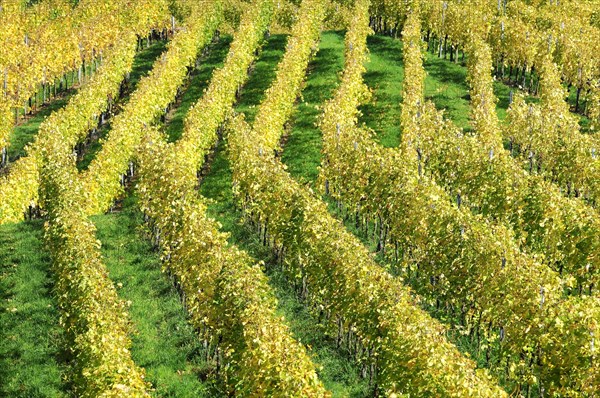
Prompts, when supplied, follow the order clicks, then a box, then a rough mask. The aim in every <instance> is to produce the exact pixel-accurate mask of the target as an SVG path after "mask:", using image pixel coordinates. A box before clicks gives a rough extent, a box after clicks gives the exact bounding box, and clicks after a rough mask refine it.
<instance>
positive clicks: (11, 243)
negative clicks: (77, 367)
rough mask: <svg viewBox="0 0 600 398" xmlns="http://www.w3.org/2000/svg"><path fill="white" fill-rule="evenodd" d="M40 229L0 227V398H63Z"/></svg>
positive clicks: (36, 225)
mask: <svg viewBox="0 0 600 398" xmlns="http://www.w3.org/2000/svg"><path fill="white" fill-rule="evenodd" d="M42 236H43V223H42V222H41V221H34V222H21V223H19V224H8V225H3V226H0V259H1V261H0V299H1V301H0V396H2V397H11V398H17V397H23V398H34V397H65V396H67V394H66V391H65V389H66V386H65V385H64V384H63V382H62V376H63V373H64V371H65V366H64V360H63V359H62V358H63V351H62V348H61V347H62V344H63V342H64V336H63V330H62V328H61V327H60V326H59V314H58V304H57V302H56V299H55V297H54V296H53V294H52V291H51V290H52V275H51V273H50V258H49V256H48V255H47V254H46V252H45V251H44V250H43V241H42Z"/></svg>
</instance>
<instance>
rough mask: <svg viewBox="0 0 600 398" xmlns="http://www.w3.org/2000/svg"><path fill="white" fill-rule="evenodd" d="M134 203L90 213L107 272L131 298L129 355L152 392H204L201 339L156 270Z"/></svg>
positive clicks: (186, 394)
mask: <svg viewBox="0 0 600 398" xmlns="http://www.w3.org/2000/svg"><path fill="white" fill-rule="evenodd" d="M136 208H137V206H136V198H135V197H134V196H129V197H128V198H126V199H125V201H124V207H123V209H122V211H119V212H117V213H111V214H107V215H101V216H95V217H93V218H92V219H93V221H94V223H95V224H96V227H97V229H98V232H97V237H98V239H100V241H101V242H102V255H103V259H104V263H105V264H106V267H107V268H108V271H109V276H110V278H111V280H112V281H113V283H114V284H115V286H117V290H118V292H119V296H120V298H121V299H123V300H125V301H129V302H131V306H130V307H129V315H130V316H131V319H132V321H133V324H134V327H135V330H136V333H135V334H134V335H133V336H132V342H133V344H132V356H133V359H134V361H135V363H136V364H137V365H139V366H141V367H143V368H145V370H146V375H147V377H146V379H147V380H148V381H150V382H151V383H152V385H153V387H154V388H155V389H156V391H155V394H154V395H155V396H161V397H202V396H208V395H209V394H208V392H209V387H210V386H209V385H208V383H206V382H202V381H201V379H202V378H204V379H205V378H206V376H207V372H208V371H210V369H209V368H208V366H207V364H206V363H205V361H204V356H203V355H202V353H203V350H202V345H201V341H200V339H199V338H198V335H197V333H196V332H195V330H194V329H193V328H192V326H191V325H190V324H189V323H188V322H187V315H186V312H185V310H184V308H183V306H182V304H181V302H180V296H179V294H178V292H177V290H176V289H175V287H174V285H173V283H172V281H171V280H170V279H169V278H168V277H167V275H166V274H164V273H162V272H161V261H160V258H159V256H158V254H156V253H153V251H152V248H151V246H150V244H149V242H148V241H147V240H146V239H144V238H143V237H142V236H140V233H141V231H140V225H141V224H142V215H141V214H140V213H139V211H138V210H136Z"/></svg>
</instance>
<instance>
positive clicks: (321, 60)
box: [200, 32, 371, 397]
mask: <svg viewBox="0 0 600 398" xmlns="http://www.w3.org/2000/svg"><path fill="white" fill-rule="evenodd" d="M341 40H343V37H342V36H341V35H339V34H336V33H330V32H327V33H325V34H324V35H323V41H322V43H321V48H322V49H323V51H322V52H321V51H320V52H319V53H318V54H317V58H316V59H315V60H314V61H313V62H312V63H311V67H310V68H311V69H312V71H313V74H311V75H310V76H309V78H308V81H307V89H308V90H309V91H307V92H305V101H306V103H304V104H298V107H300V108H301V109H303V110H304V111H305V112H302V111H301V112H299V114H297V118H296V120H300V121H302V122H303V123H300V124H299V125H298V126H295V127H294V129H296V131H302V132H306V131H307V130H309V129H310V128H309V127H310V126H311V125H313V121H314V120H315V118H316V116H317V115H318V114H319V113H320V112H317V111H316V110H314V111H313V110H312V109H314V108H312V109H311V107H313V106H314V104H316V102H317V101H320V100H324V99H325V98H326V97H328V96H329V95H330V93H327V92H326V91H327V90H328V89H329V88H330V87H332V86H335V84H336V83H335V82H336V81H337V78H336V73H337V70H338V67H339V68H341V66H342V65H341V63H340V57H342V56H343V53H341V52H337V51H336V50H335V49H340V48H343V41H341ZM285 41H286V38H285V36H283V35H274V36H271V38H270V39H269V40H268V41H267V43H266V45H265V47H264V49H263V52H262V54H261V56H260V57H259V59H258V61H257V63H256V65H255V69H254V72H253V74H252V75H251V77H250V80H249V81H248V83H247V84H246V86H245V87H244V89H243V90H242V95H241V98H240V101H239V105H238V106H236V110H237V111H238V112H240V111H244V113H246V118H247V119H248V120H253V119H254V116H255V112H256V106H257V105H258V104H260V101H261V100H262V99H263V97H264V95H263V94H264V90H265V89H266V88H268V87H269V85H270V83H271V81H272V80H273V78H274V76H275V71H276V66H277V62H278V61H279V60H280V59H281V57H282V55H283V50H284V46H285ZM318 72H323V73H324V74H326V75H327V76H328V78H327V79H324V77H323V76H318ZM329 77H331V79H332V80H333V81H330V80H329ZM319 90H321V91H323V92H320V93H319V92H318V91H319ZM311 91H312V92H311ZM303 113H306V114H303ZM313 130H314V127H313ZM313 133H314V131H313V132H311V133H310V134H311V137H309V138H306V139H304V138H302V137H300V136H301V135H304V134H299V135H296V137H294V135H295V134H292V136H291V137H290V140H294V142H295V144H297V145H298V146H299V147H301V148H305V149H306V148H309V151H310V152H311V153H317V154H318V153H319V151H320V149H319V148H320V138H319V137H317V136H318V134H317V135H316V136H315V135H314V134H313ZM296 138H300V139H299V140H296ZM294 161H295V160H294ZM290 167H291V168H296V170H297V172H298V173H299V174H302V171H301V170H304V169H306V170H311V172H310V173H313V174H314V173H315V170H316V169H315V163H314V162H312V161H309V162H308V163H306V164H302V163H297V164H295V165H290ZM231 186H232V176H231V168H230V164H229V161H228V159H227V156H226V142H224V141H222V142H221V143H220V144H219V146H218V148H217V151H216V153H215V157H214V159H213V161H212V164H211V168H210V171H209V172H208V174H207V175H206V176H205V177H204V179H203V181H202V185H201V187H200V192H201V194H202V195H204V196H205V197H206V198H207V199H208V200H209V201H210V203H209V208H208V213H209V216H211V217H213V218H215V219H216V220H217V221H219V222H220V223H221V224H222V228H221V229H222V230H223V231H226V232H229V233H230V234H231V236H230V239H229V240H230V242H231V243H233V244H236V245H237V246H238V247H240V248H241V249H244V250H246V251H247V252H248V253H250V254H251V255H252V256H253V257H254V258H257V259H262V260H264V261H265V262H266V264H267V268H268V275H269V282H270V284H271V287H272V288H273V289H274V291H275V294H276V297H277V299H278V313H279V314H281V315H282V316H284V317H285V319H286V321H287V323H288V325H289V326H290V329H291V331H292V334H293V335H294V337H295V338H296V339H298V340H299V341H301V342H302V343H303V344H305V345H306V346H308V347H310V348H309V352H310V353H311V355H312V356H313V361H314V362H315V363H316V364H317V365H318V366H320V367H321V369H320V370H319V377H320V378H321V380H322V381H323V383H324V385H325V387H326V388H327V389H329V390H330V391H332V393H333V395H334V396H335V397H366V396H370V394H371V392H370V389H369V386H368V381H366V380H362V379H360V377H359V376H358V375H359V369H358V367H357V366H356V365H355V364H354V363H353V362H352V361H350V360H349V358H348V356H347V354H346V353H345V352H343V350H340V349H337V348H336V342H335V339H334V338H332V337H331V336H327V335H326V334H325V333H324V331H323V330H324V327H323V325H320V324H319V323H318V320H317V318H316V316H315V315H314V314H313V313H312V312H311V311H310V309H308V308H307V307H306V306H305V305H304V304H303V303H302V302H300V301H299V299H298V297H297V295H296V293H295V291H294V290H293V288H292V287H291V286H290V283H289V280H287V279H286V278H285V277H284V276H283V273H282V272H281V271H280V270H278V268H277V267H276V266H274V258H273V256H272V253H271V252H270V249H268V248H267V247H265V246H263V245H262V242H261V240H260V238H259V237H258V234H256V231H254V230H253V229H252V228H251V227H250V226H248V225H247V224H244V223H243V222H242V221H241V219H242V212H241V211H240V210H239V209H237V208H236V206H235V199H234V197H233V192H232V190H231Z"/></svg>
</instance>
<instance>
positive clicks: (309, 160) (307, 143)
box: [282, 32, 344, 183]
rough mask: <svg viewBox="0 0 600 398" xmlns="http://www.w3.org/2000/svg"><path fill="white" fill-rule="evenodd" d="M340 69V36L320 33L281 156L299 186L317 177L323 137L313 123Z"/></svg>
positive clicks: (328, 96)
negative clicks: (314, 54)
mask: <svg viewBox="0 0 600 398" xmlns="http://www.w3.org/2000/svg"><path fill="white" fill-rule="evenodd" d="M343 68H344V36H343V35H342V34H341V33H339V32H324V33H323V34H322V36H321V43H320V45H319V52H318V53H317V56H316V58H315V59H314V60H313V61H311V63H310V64H309V67H308V73H309V75H308V79H307V81H306V86H305V87H304V90H303V91H302V101H301V102H299V103H298V104H296V107H295V113H294V116H293V117H292V120H291V123H292V128H291V131H290V132H289V135H288V137H287V142H286V144H285V151H284V152H283V154H282V161H283V162H284V163H285V164H286V165H287V166H288V171H289V172H290V174H291V175H292V176H294V177H295V178H298V180H299V181H301V182H303V183H305V182H311V183H313V182H314V181H315V180H316V179H317V177H318V174H319V169H318V168H319V166H320V165H321V148H322V146H323V138H322V135H321V132H320V130H319V129H318V128H317V122H318V120H319V118H320V116H321V114H322V113H323V109H322V107H323V105H324V104H325V103H326V102H327V101H328V100H329V99H330V98H331V96H332V95H333V93H334V90H335V88H336V87H337V85H338V74H339V73H341V71H342V69H343Z"/></svg>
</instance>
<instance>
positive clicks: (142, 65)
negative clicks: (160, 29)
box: [77, 40, 167, 170]
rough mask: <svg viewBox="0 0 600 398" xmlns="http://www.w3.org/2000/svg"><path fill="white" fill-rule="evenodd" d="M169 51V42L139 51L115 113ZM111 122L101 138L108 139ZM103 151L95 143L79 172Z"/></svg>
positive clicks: (88, 148)
mask: <svg viewBox="0 0 600 398" xmlns="http://www.w3.org/2000/svg"><path fill="white" fill-rule="evenodd" d="M166 49H167V42H166V41H164V40H159V41H155V42H153V43H152V44H151V45H150V47H146V48H144V49H143V50H141V51H139V52H138V53H137V54H136V56H135V58H134V60H133V66H132V69H131V73H130V74H129V82H128V84H127V92H126V94H125V95H124V96H123V97H121V98H118V99H117V101H116V104H115V106H114V108H113V112H118V111H119V110H120V109H121V108H122V107H123V106H124V105H125V104H126V103H127V101H129V97H130V96H131V93H133V92H134V91H135V89H136V88H137V86H138V84H139V82H140V80H141V79H142V77H144V76H147V75H148V74H149V73H150V71H151V70H152V65H153V64H154V61H155V60H156V59H157V58H158V57H159V56H160V55H161V54H162V53H163V52H164V51H165V50H166ZM111 120H112V119H109V120H108V121H107V123H106V124H104V125H103V126H102V127H101V128H100V129H99V130H98V134H99V137H100V138H101V139H102V138H104V137H106V135H107V134H108V132H109V131H110V126H111ZM101 149H102V142H101V141H100V140H96V141H93V142H91V143H90V144H89V146H88V147H87V148H86V149H85V152H84V154H83V156H82V157H81V159H80V160H79V162H77V168H78V169H79V170H85V169H87V168H88V166H89V165H90V163H91V162H92V160H93V159H94V157H96V154H97V153H98V152H100V150H101Z"/></svg>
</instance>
